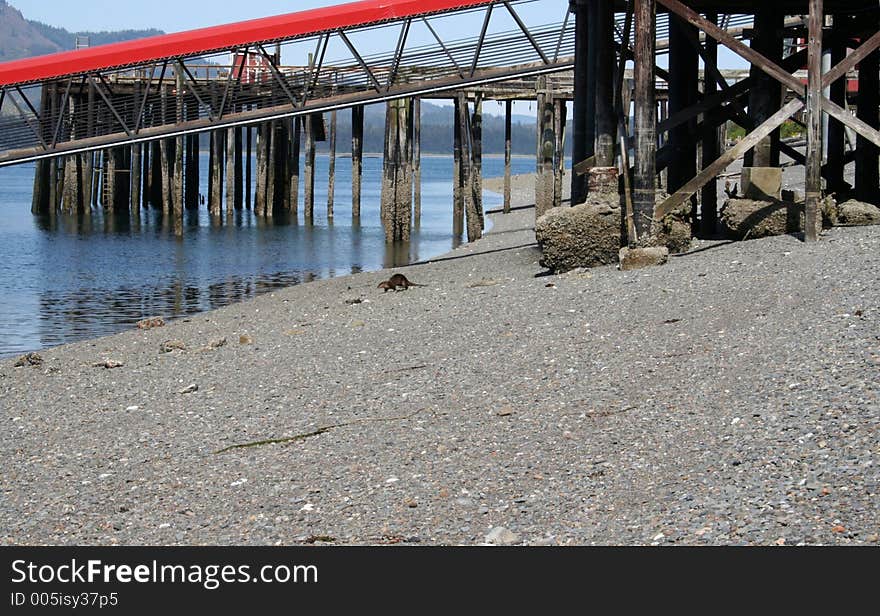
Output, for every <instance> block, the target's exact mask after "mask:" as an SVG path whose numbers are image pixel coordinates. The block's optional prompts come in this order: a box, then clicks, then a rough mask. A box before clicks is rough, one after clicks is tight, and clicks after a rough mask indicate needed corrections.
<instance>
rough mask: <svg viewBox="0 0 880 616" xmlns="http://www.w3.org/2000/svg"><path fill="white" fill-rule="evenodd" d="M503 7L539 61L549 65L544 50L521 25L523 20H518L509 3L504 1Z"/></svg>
mask: <svg viewBox="0 0 880 616" xmlns="http://www.w3.org/2000/svg"><path fill="white" fill-rule="evenodd" d="M504 7H505V8H506V9H507V12H508V13H510V16H511V17H513V21H515V22H516V25H517V26H519V29H520V30H522V33H523V34H525V35H526V38H527V39H528V40H529V43H531V44H532V47H534V48H535V51H537V52H538V55H539V56H541V60H543V61H544V64H550V59H549V58H548V57H547V54H545V53H544V50H542V49H541V46H540V45H538V41H536V40H535V37H534V36H532V33H531V32H529V29H528V27H527V26H526V25H525V24H524V23H523V20H522V19H520V16H519V15H518V14H517V12H516V11H514V10H513V7H512V6H510V2H507V1H505V2H504Z"/></svg>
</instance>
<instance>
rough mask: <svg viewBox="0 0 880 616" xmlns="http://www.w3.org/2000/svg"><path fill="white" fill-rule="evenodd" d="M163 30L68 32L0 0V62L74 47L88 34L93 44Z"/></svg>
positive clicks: (149, 34)
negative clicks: (78, 38)
mask: <svg viewBox="0 0 880 616" xmlns="http://www.w3.org/2000/svg"><path fill="white" fill-rule="evenodd" d="M157 34H162V32H161V31H160V30H155V29H151V30H122V31H119V32H69V31H67V30H65V29H64V28H56V27H54V26H48V25H46V24H44V23H40V22H38V21H32V20H30V19H25V18H24V16H23V15H22V14H21V11H19V10H18V9H16V8H15V7H14V6H11V5H10V4H9V3H8V2H7V1H6V0H0V62H8V61H10V60H18V59H20V58H29V57H31V56H41V55H45V54H48V53H56V52H59V51H68V50H71V49H73V48H74V47H75V44H76V37H77V36H85V37H88V38H89V43H90V45H91V46H95V45H105V44H107V43H116V42H118V41H130V40H132V39H138V38H144V37H147V36H155V35H157Z"/></svg>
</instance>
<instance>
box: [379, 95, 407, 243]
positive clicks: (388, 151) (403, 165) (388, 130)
mask: <svg viewBox="0 0 880 616" xmlns="http://www.w3.org/2000/svg"><path fill="white" fill-rule="evenodd" d="M409 113H410V101H409V100H407V99H402V100H394V101H389V102H388V103H387V104H386V111H385V154H384V158H383V163H382V167H383V169H382V202H381V218H382V226H383V227H384V229H385V242H386V243H388V244H391V243H393V242H397V241H404V242H407V241H409V239H410V231H411V221H412V175H411V173H410V169H409V165H408V161H407V158H406V152H407V148H408V145H407V141H408V140H409V135H410V122H409Z"/></svg>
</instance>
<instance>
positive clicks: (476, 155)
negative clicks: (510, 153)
mask: <svg viewBox="0 0 880 616" xmlns="http://www.w3.org/2000/svg"><path fill="white" fill-rule="evenodd" d="M470 124H471V130H470V138H471V173H470V177H471V204H472V208H473V216H474V225H473V231H474V239H479V238H481V237H482V236H483V230H484V229H485V228H486V217H485V214H484V212H483V95H482V94H480V93H477V94H476V96H475V98H474V113H473V115H472V116H471V122H470ZM477 223H479V228H478V227H477ZM470 226H471V225H470V224H468V228H469V235H470ZM468 241H474V240H473V239H469V240H468Z"/></svg>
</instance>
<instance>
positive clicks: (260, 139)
mask: <svg viewBox="0 0 880 616" xmlns="http://www.w3.org/2000/svg"><path fill="white" fill-rule="evenodd" d="M269 139H270V134H269V123H268V122H263V123H262V124H260V125H259V126H257V161H256V165H257V186H256V189H255V192H254V214H256V215H257V216H265V215H266V175H267V161H266V159H267V158H268V157H269Z"/></svg>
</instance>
